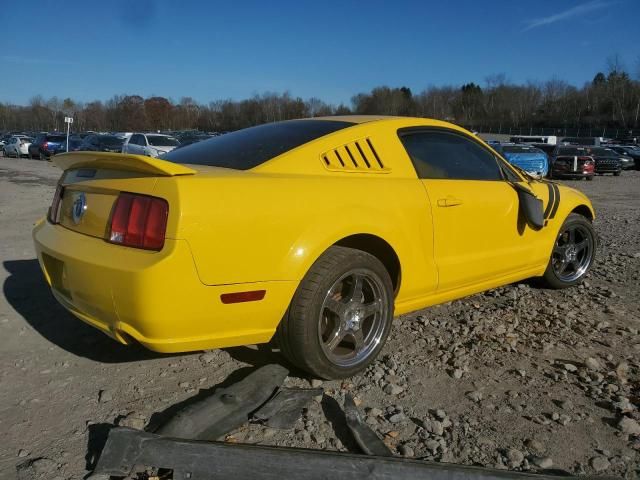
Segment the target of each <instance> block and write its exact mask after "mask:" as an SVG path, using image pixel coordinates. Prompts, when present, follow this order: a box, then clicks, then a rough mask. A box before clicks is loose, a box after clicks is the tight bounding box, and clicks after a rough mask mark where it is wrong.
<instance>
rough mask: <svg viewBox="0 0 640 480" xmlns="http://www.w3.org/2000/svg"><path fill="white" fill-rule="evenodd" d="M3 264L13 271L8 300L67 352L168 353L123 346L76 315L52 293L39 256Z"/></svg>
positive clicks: (117, 359) (122, 358) (99, 357)
mask: <svg viewBox="0 0 640 480" xmlns="http://www.w3.org/2000/svg"><path fill="white" fill-rule="evenodd" d="M3 266H4V268H5V270H6V271H7V272H9V274H10V275H9V277H8V278H7V279H6V280H5V282H4V285H3V292H4V296H5V298H6V299H7V302H9V304H10V305H11V306H12V307H13V308H14V309H15V311H16V312H18V313H19V314H20V315H21V316H22V317H23V318H24V319H25V320H26V321H27V322H28V323H29V325H31V326H32V327H33V328H34V329H35V330H36V331H37V332H38V333H39V334H40V335H42V336H43V337H44V338H46V339H47V340H49V341H50V342H51V343H54V344H56V345H57V346H59V347H60V348H62V349H64V350H66V351H67V352H69V353H72V354H74V355H77V356H79V357H85V358H88V359H90V360H94V361H96V362H103V363H123V362H134V361H139V360H149V359H153V358H160V357H166V356H168V355H166V354H159V353H154V352H151V351H149V350H146V349H144V348H143V347H142V346H140V345H135V344H134V345H130V346H125V345H121V344H119V343H117V342H116V341H115V340H112V339H110V338H109V337H107V336H106V335H104V334H103V333H101V332H99V331H98V330H96V329H95V328H93V327H90V326H89V325H87V324H85V323H83V322H82V321H81V320H78V319H77V318H75V317H74V316H73V315H71V314H70V313H69V312H67V311H66V310H65V309H64V308H63V307H62V306H61V305H60V304H59V303H58V302H57V301H56V299H55V298H54V297H53V295H52V294H51V291H50V290H49V286H48V285H47V283H46V282H45V281H44V278H43V276H42V272H41V271H40V266H39V265H38V261H37V260H36V259H32V260H10V261H6V262H3Z"/></svg>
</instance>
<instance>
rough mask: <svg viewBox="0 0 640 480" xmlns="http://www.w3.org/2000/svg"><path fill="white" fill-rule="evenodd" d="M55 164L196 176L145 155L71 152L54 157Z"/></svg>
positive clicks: (181, 167) (165, 174)
mask: <svg viewBox="0 0 640 480" xmlns="http://www.w3.org/2000/svg"><path fill="white" fill-rule="evenodd" d="M53 163H54V164H55V165H56V166H58V167H59V168H61V169H62V170H69V169H72V168H103V169H112V170H124V171H128V172H141V173H148V174H151V175H161V176H165V177H173V176H176V175H194V174H195V173H197V171H196V170H194V169H192V168H189V167H185V166H184V165H180V164H177V163H172V162H167V161H166V160H160V159H158V158H152V157H146V156H143V155H130V154H123V153H106V152H69V153H62V154H58V155H56V156H54V157H53Z"/></svg>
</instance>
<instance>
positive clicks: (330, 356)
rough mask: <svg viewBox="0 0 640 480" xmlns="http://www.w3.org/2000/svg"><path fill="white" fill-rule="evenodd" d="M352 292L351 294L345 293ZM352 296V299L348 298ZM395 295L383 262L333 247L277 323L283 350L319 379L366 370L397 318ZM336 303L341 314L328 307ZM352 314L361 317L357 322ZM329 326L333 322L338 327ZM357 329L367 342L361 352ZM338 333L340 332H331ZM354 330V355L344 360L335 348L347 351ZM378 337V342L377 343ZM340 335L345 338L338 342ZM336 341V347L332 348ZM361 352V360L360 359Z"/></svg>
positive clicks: (344, 376) (308, 274)
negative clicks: (372, 309)
mask: <svg viewBox="0 0 640 480" xmlns="http://www.w3.org/2000/svg"><path fill="white" fill-rule="evenodd" d="M352 272H353V273H352ZM350 278H353V282H352V285H351V286H350V285H349V283H347V282H348V279H350ZM356 278H361V281H360V285H363V284H364V285H365V287H362V286H361V287H360V289H359V290H357V289H356V288H355V285H356V284H357V283H358V282H356V280H355V279H356ZM354 289H355V290H356V291H358V301H354V299H355V298H356V296H355V293H354V292H353V290H354ZM347 290H350V291H349V292H348V293H349V294H347V293H345V295H343V294H342V293H343V292H347ZM332 292H335V293H332ZM349 297H351V300H350V301H346V302H345V299H347V298H349ZM378 297H379V303H377V301H378ZM372 298H373V299H374V300H371V299H372ZM393 299H394V296H393V285H392V283H391V278H390V277H389V273H388V272H387V270H386V268H385V267H384V265H383V264H382V263H381V262H380V260H378V259H377V258H376V257H374V256H373V255H370V254H369V253H366V252H363V251H361V250H356V249H353V248H346V247H331V248H329V249H328V250H327V251H326V252H325V253H323V254H322V255H321V256H320V258H318V260H316V262H315V263H314V264H313V265H312V266H311V268H310V269H309V271H308V272H307V274H306V275H305V276H304V278H303V279H302V282H300V285H299V286H298V289H297V290H296V293H295V295H294V296H293V299H292V301H291V304H290V305H289V309H288V310H287V312H286V313H285V316H284V318H283V319H282V321H281V322H280V325H279V326H278V330H277V333H276V336H277V342H278V345H279V347H280V351H281V353H282V354H283V355H284V356H285V357H286V358H287V359H288V360H289V361H290V362H291V363H293V364H294V365H295V366H297V367H299V368H301V369H303V370H306V371H307V372H309V373H311V374H312V375H314V376H316V377H318V378H323V379H327V380H329V379H338V378H346V377H350V376H352V375H354V374H356V373H357V372H360V371H361V370H363V369H364V368H366V367H367V365H369V363H371V362H372V361H373V360H374V359H375V358H376V356H377V355H378V353H379V352H380V350H381V349H382V347H383V346H384V343H385V341H386V339H387V337H388V335H389V331H390V329H391V323H392V320H393V307H394V303H393V302H394V300H393ZM327 302H329V303H327ZM374 303H375V304H376V307H375V308H376V309H377V311H376V313H366V312H365V310H364V308H368V307H371V306H372V305H373V304H374ZM333 304H337V305H340V306H341V307H339V308H340V311H341V312H342V314H335V315H334V310H333V309H332V308H331V307H329V306H328V305H333ZM358 307H362V308H361V309H358ZM367 311H368V310H367ZM354 315H355V317H354ZM329 317H333V318H329ZM353 318H356V320H355V326H354V323H353ZM348 319H352V320H348ZM345 322H346V323H345ZM350 322H351V323H350ZM360 322H362V323H360ZM365 322H366V323H365ZM328 324H333V328H331V327H330V326H329V325H328ZM345 325H346V327H345ZM367 325H369V329H368V331H366V327H367ZM325 328H326V329H327V330H328V331H329V333H328V334H327V339H324V337H323V335H324V329H325ZM350 329H351V330H350ZM358 330H360V339H361V342H362V345H366V344H368V346H367V347H366V348H364V347H363V349H362V350H361V351H360V352H358V347H357V344H358V341H357V339H356V332H357V331H358ZM334 331H335V335H332V332H334ZM350 331H351V332H353V336H352V338H353V342H351V343H352V344H353V349H354V352H353V355H354V357H353V358H352V359H350V360H349V359H347V356H348V355H347V356H345V357H344V358H345V360H344V361H343V360H342V358H343V357H341V356H340V354H339V353H336V352H338V350H340V351H343V350H347V351H348V344H349V341H348V340H347V341H346V342H345V340H344V339H347V338H348V337H349V336H350V335H352V333H349V332H350ZM344 332H347V333H346V334H345V333H344ZM341 333H342V334H343V336H342V337H340V334H341ZM344 335H346V336H344ZM374 337H375V339H376V341H373V339H374ZM337 338H342V339H343V340H340V341H335V339H337ZM332 339H334V340H333V341H332ZM331 343H335V345H334V346H331V345H330V344H331ZM360 354H362V355H363V357H362V358H358V355H360ZM365 354H366V356H365Z"/></svg>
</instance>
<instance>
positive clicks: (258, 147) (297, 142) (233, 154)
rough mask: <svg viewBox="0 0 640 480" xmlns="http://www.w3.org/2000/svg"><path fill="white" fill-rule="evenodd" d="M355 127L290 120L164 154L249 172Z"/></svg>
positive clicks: (180, 160)
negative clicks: (309, 144)
mask: <svg viewBox="0 0 640 480" xmlns="http://www.w3.org/2000/svg"><path fill="white" fill-rule="evenodd" d="M352 125H354V124H353V123H351V122H344V121H334V120H289V121H286V122H277V123H268V124H265V125H259V126H257V127H250V128H245V129H243V130H238V131H236V132H232V133H227V134H225V135H221V136H218V137H213V138H210V139H209V140H204V141H202V142H198V143H192V144H191V145H187V146H185V147H181V148H178V149H176V150H173V151H172V152H169V153H166V154H164V155H162V159H163V160H168V161H170V162H174V163H181V164H189V165H208V166H212V167H223V168H233V169H236V170H249V169H250V168H254V167H257V166H258V165H261V164H263V163H265V162H266V161H268V160H271V159H272V158H274V157H277V156H278V155H281V154H283V153H285V152H288V151H289V150H293V149H294V148H296V147H299V146H301V145H304V144H305V143H308V142H311V141H312V140H315V139H317V138H320V137H323V136H325V135H328V134H330V133H333V132H336V131H338V130H342V129H344V128H347V127H350V126H352Z"/></svg>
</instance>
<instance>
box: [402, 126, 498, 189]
mask: <svg viewBox="0 0 640 480" xmlns="http://www.w3.org/2000/svg"><path fill="white" fill-rule="evenodd" d="M400 140H401V141H402V144H403V145H404V148H405V149H406V150H407V153H408V154H409V157H411V161H412V162H413V166H414V167H415V169H416V173H417V174H418V177H419V178H425V179H426V178H429V179H449V180H502V179H503V177H502V172H501V170H500V167H499V166H498V163H497V161H496V159H495V158H494V156H493V155H492V154H491V152H489V151H488V150H485V149H484V148H482V147H481V146H480V145H478V144H477V143H475V142H474V141H472V140H469V139H467V138H464V137H463V136H461V135H458V134H456V133H449V132H442V131H416V132H405V133H403V132H402V131H400Z"/></svg>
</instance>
